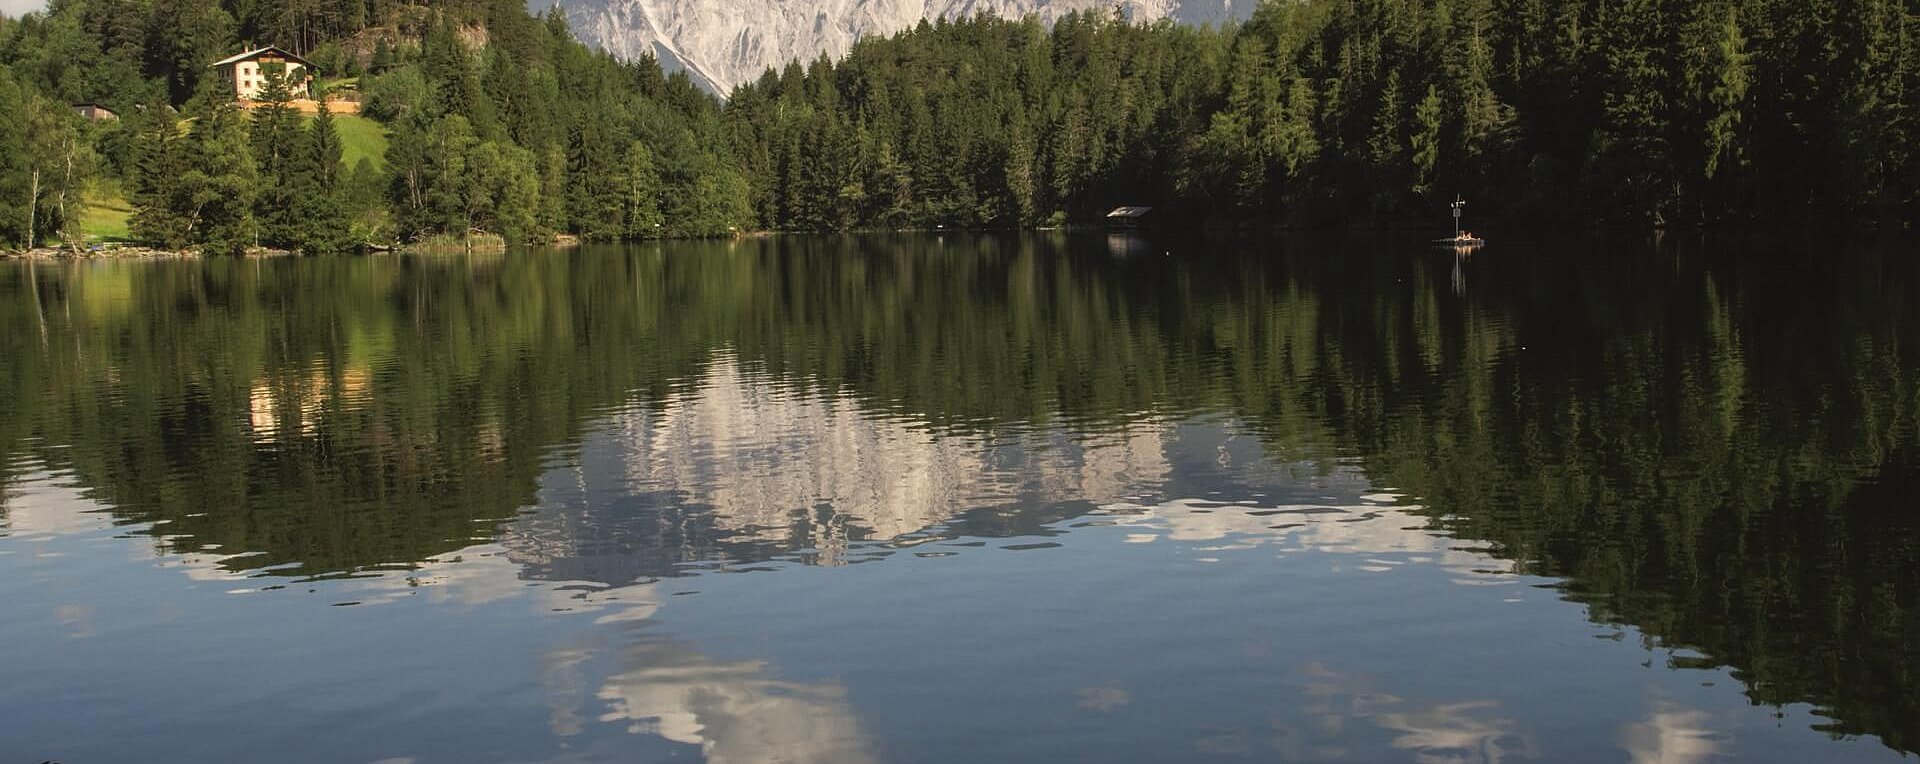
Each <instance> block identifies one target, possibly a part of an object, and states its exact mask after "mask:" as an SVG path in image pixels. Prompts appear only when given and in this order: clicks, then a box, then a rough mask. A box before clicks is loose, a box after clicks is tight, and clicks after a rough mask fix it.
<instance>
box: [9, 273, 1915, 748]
mask: <svg viewBox="0 0 1920 764" xmlns="http://www.w3.org/2000/svg"><path fill="white" fill-rule="evenodd" d="M1911 252H1912V250H1911V248H1905V247H1900V246H1889V245H1872V244H1865V245H1859V246H1852V247H1837V248H1819V249H1809V248H1805V247H1782V246H1780V245H1777V244H1775V245H1769V246H1768V247H1761V248H1756V247H1753V246H1747V245H1740V244H1736V243H1725V242H1722V243H1714V242H1702V241H1696V240H1681V241H1675V240H1672V239H1669V240H1666V241H1660V242H1648V241H1644V240H1630V241H1617V242H1613V243H1611V245H1610V246H1607V247H1605V248H1601V247H1597V246H1594V245H1590V244H1580V245H1575V244H1570V243H1567V242H1553V241H1541V242H1533V243H1524V242H1515V243H1511V244H1503V245H1502V246H1500V247H1498V248H1494V249H1489V250H1486V251H1484V252H1482V253H1479V254H1476V255H1474V256H1473V257H1472V258H1471V259H1459V258H1456V257H1454V256H1453V255H1451V254H1449V253H1445V252H1435V251H1428V250H1423V249H1420V248H1418V247H1410V246H1397V245H1394V244H1391V243H1388V242H1378V241H1372V242H1369V241H1352V240H1333V241H1313V240H1299V241H1282V242H1262V243H1213V244H1185V243H1168V242H1148V241H1141V240H1127V239H1112V240H1109V239H1107V238H1104V237H1093V238H1060V237H1054V238H1048V237H998V238H995V237H955V236H948V237H945V238H944V239H941V238H919V237H874V238H847V239H840V238H782V239H770V240H758V241H743V242H739V243H704V244H668V245H661V246H644V247H633V248H608V249H593V248H589V249H585V250H581V251H575V252H515V253H510V254H505V255H475V256H452V257H375V258H357V259H318V260H268V261H254V260H248V261H228V260H217V261H208V262H99V263H80V264H67V263H60V264H46V263H42V264H38V265H34V266H28V265H24V264H19V263H0V322H3V323H0V325H3V326H4V330H3V332H0V385H4V387H0V655H4V658H3V659H0V763H10V762H29V763H31V762H39V761H42V760H48V759H51V760H56V761H61V762H67V764H82V763H93V762H171V761H178V762H216V761H236V762H237V761H313V762H387V763H389V764H393V763H396V762H415V763H417V764H428V763H432V762H493V761H516V762H518V761H561V762H573V761H665V760H675V761H691V760H700V759H704V760H706V761H711V762H735V763H740V762H773V761H784V762H880V761H899V762H979V761H1033V762H1060V761H1184V760H1213V759H1220V760H1260V761H1274V760H1286V761H1352V762H1383V761H1384V762H1391V761H1413V762H1484V763H1487V764H1492V763H1495V762H1517V761H1547V762H1574V761H1578V762H1585V761H1593V762H1629V761H1630V762H1640V763H1649V764H1650V763H1653V762H1660V763H1662V764H1683V763H1686V762H1705V761H1711V760H1715V759H1720V758H1728V757H1731V758H1737V759H1740V760H1750V761H1777V762H1809V761H1882V760H1899V759H1901V758H1903V755H1904V754H1905V753H1907V752H1913V751H1916V750H1920V515H1916V512H1915V508H1914V507H1915V502H1914V500H1913V496H1914V494H1915V493H1916V491H1920V455H1917V454H1920V451H1917V450H1916V446H1920V440H1917V439H1916V429H1915V418H1916V412H1920V313H1916V309H1915V306H1916V300H1915V299H1913V298H1914V297H1915V296H1916V294H1920V292H1916V289H1920V258H1916V257H1915V256H1913V255H1912V254H1911Z"/></svg>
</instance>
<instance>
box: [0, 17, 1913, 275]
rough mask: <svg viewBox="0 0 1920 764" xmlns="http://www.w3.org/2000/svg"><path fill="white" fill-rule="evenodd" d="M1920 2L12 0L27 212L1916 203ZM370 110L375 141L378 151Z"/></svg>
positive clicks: (663, 219)
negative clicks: (325, 104)
mask: <svg viewBox="0 0 1920 764" xmlns="http://www.w3.org/2000/svg"><path fill="white" fill-rule="evenodd" d="M1917 17H1920V3H1916V2H1913V1H1912V0H1812V1H1811V2H1803V1H1801V0H1706V1H1704V2H1696V1H1693V0H1305V1H1303V2H1278V1H1272V0H1270V1H1269V2H1264V3H1262V4H1261V5H1260V6H1259V7H1258V9H1257V10H1256V11H1255V12H1254V14H1253V16H1252V18H1251V19H1249V20H1248V21H1247V22H1246V23H1244V24H1240V25H1237V26H1234V27H1231V28H1224V29H1217V28H1195V27H1187V26H1180V25H1176V24H1173V23H1171V22H1157V23H1149V24H1137V23H1132V22H1129V21H1127V20H1125V19H1124V18H1122V17H1121V16H1120V15H1119V14H1117V13H1115V14H1082V15H1075V16H1070V17H1067V18H1065V19H1063V20H1062V21H1060V22H1059V23H1058V24H1056V25H1054V26H1053V27H1052V28H1048V27H1046V26H1044V25H1042V24H1041V23H1039V22H1038V21H1036V20H1033V19H1001V18H995V17H992V16H985V15H983V16H974V17H969V18H964V19H959V20H952V21H949V20H936V21H930V22H922V23H921V24H920V25H919V26H918V27H916V28H914V29H910V30H906V31H903V32H901V33H899V34H896V35H893V36H891V37H874V38H868V39H866V40H863V41H861V42H860V43H858V44H856V45H855V46H854V48H853V50H852V51H850V53H849V54H848V55H847V56H845V57H844V58H842V59H840V60H831V59H828V58H825V57H822V58H820V59H818V60H815V61H812V62H793V63H790V64H788V65H787V66H785V67H784V68H783V69H781V70H780V71H768V72H767V73H766V74H765V75H764V76H762V77H761V78H760V79H759V80H757V81H755V82H753V83H749V84H746V85H743V86H741V87H739V88H737V89H736V90H735V91H734V92H732V93H730V94H727V96H726V97H725V98H721V97H718V96H715V95H713V94H709V93H705V92H703V91H701V90H699V89H698V88H697V87H696V86H694V85H693V84H692V83H691V81H690V80H688V79H687V78H686V77H684V76H682V75H679V74H677V73H676V74H668V73H666V72H664V71H662V69H661V67H660V66H659V65H658V64H657V63H656V62H654V61H652V60H638V61H619V60H615V59H613V58H612V57H609V56H607V55H604V54H601V53H597V52H594V51H592V50H590V49H588V48H587V47H586V46H585V45H583V44H581V43H580V42H579V41H577V40H576V39H575V38H574V37H573V36H572V34H571V33H570V32H569V31H568V29H567V26H566V23H565V21H564V19H563V18H562V17H561V15H560V14H559V13H558V12H548V13H546V14H544V15H538V16H536V15H531V14H529V13H528V12H527V11H526V10H525V8H524V6H522V5H521V4H520V3H518V2H515V0H452V1H449V2H429V3H425V4H416V3H401V2H395V1H394V0H299V2H292V3H279V4H266V3H258V2H254V0H220V1H219V2H217V3H207V2H194V1H193V0H55V2H53V3H52V4H51V6H50V7H49V8H48V9H47V10H46V11H44V12H38V13H32V14H28V15H27V16H26V17H24V18H21V19H6V18H0V246H4V247H14V248H18V247H30V246H32V245H35V244H44V243H46V242H49V241H58V242H62V243H67V244H75V243H84V242H86V241H89V240H94V239H103V238H104V239H112V238H120V239H122V240H126V241H133V242H140V243H147V244H152V245H156V246H163V247H168V248H188V247H199V248H204V249H205V250H206V251H209V252H240V251H245V250H246V249H248V248H252V247H270V248H284V249H291V250H299V251H303V252H310V253H321V252H331V251H341V250H347V249H353V248H357V247H361V246H364V245H367V244H383V243H395V242H418V241H426V240H433V239H435V238H438V237H451V238H455V239H458V238H464V237H469V236H490V237H497V238H499V239H501V240H504V241H510V242H537V241H551V240H552V238H553V237H554V236H555V235H558V234H568V235H573V236H577V237H579V238H581V239H585V240H590V241H595V240H598V241H607V240H622V239H639V238H655V237H704V236H726V235H733V234H737V233H741V232H748V231H840V230H861V229H910V228H935V227H946V228H1022V227H1035V226H1048V225H1061V224H1075V223H1089V222H1097V221H1098V220H1099V219H1100V217H1101V215H1103V214H1104V212H1105V211H1106V210H1108V209H1110V208H1112V207H1114V206H1118V205H1123V204H1125V205H1144V206H1152V207H1155V208H1156V213H1155V222H1157V223H1160V224H1166V225H1182V226H1209V227H1228V228H1232V227H1239V228H1260V229H1270V228H1278V227H1290V228H1315V227H1405V226H1438V225H1444V224H1445V223H1446V215H1445V210H1446V206H1447V203H1448V202H1450V201H1452V200H1453V199H1455V198H1459V197H1465V198H1468V199H1471V200H1473V204H1474V207H1473V208H1472V209H1473V210H1474V212H1475V214H1476V217H1477V220H1481V221H1486V222H1487V223H1489V224H1494V225H1530V226H1540V225H1555V226H1564V225H1598V226H1621V227H1629V226H1630V227H1664V228H1675V227H1723V228H1724V227H1734V226H1740V227H1750V226H1755V225H1762V226H1773V227H1779V226H1785V227H1795V228H1812V227H1817V226H1823V225H1828V224H1836V223H1837V224H1843V225H1855V226H1879V227H1904V226H1907V225H1909V224H1911V223H1912V222H1913V221H1914V219H1915V217H1916V215H1917V214H1920V209H1916V206H1915V202H1916V184H1920V176H1917V175H1916V170H1920V167H1916V166H1915V163H1914V160H1913V159H1912V151H1911V148H1910V147H1911V146H1912V145H1913V144H1914V139H1915V137H1916V136H1915V135H1913V133H1914V132H1915V130H1916V127H1915V124H1916V123H1915V119H1914V117H1915V114H1916V101H1917V100H1920V99H1917V97H1916V95H1915V91H1914V89H1912V88H1909V87H1908V85H1909V84H1912V83H1914V82H1915V76H1916V72H1920V63H1916V61H1920V57H1916V56H1915V55H1914V54H1913V51H1912V48H1913V47H1914V41H1913V40H1912V37H1913V36H1914V34H1915V31H1914V29H1915V24H1914V20H1915V19H1916V18H1917ZM269 44H271V45H278V46H281V47H283V48H285V49H287V50H291V51H295V52H298V53H300V54H301V55H303V56H306V57H307V58H309V59H311V60H312V61H314V62H315V63H316V64H318V68H319V69H320V72H321V77H320V78H319V81H318V83H317V85H318V87H319V88H321V89H327V90H332V91H335V92H338V93H346V94H351V95H352V97H353V98H355V99H357V103H358V104H359V106H360V109H359V112H360V113H359V114H357V115H354V116H352V117H346V116H344V115H343V116H340V117H335V116H334V115H317V116H313V117H308V116H305V115H302V114H299V113H297V112H295V111H293V110H291V109H289V108H286V107H285V105H284V104H282V103H278V102H277V96H270V97H266V98H265V99H264V100H266V101H267V103H266V104H264V105H261V106H258V107H257V108H254V109H251V110H242V109H239V108H237V107H235V106H234V104H233V98H232V96H231V93H230V92H226V91H225V90H223V87H224V86H223V84H222V82H221V81H220V78H217V77H211V76H208V74H209V72H210V71H211V70H210V69H209V68H208V64H209V63H210V62H213V61H216V60H219V59H220V58H222V57H224V56H227V55H231V54H232V53H234V52H237V51H240V50H244V49H247V48H250V47H252V46H260V45H269ZM83 103H98V104H104V105H106V106H108V107H110V108H112V109H114V110H115V111H116V112H118V113H119V114H121V115H124V116H123V118H122V119H119V120H110V121H90V120H85V119H82V118H81V117H79V116H78V115H76V114H75V112H74V110H73V109H72V108H71V107H72V105H74V104H83ZM349 120H351V121H349ZM343 125H353V126H356V127H357V128H362V127H363V128H364V130H363V132H368V133H370V134H372V135H373V136H375V137H376V138H377V139H378V140H376V141H373V146H374V148H377V152H375V153H369V152H368V151H366V150H362V151H361V152H360V153H361V155H360V156H350V155H349V152H348V151H346V150H344V149H343V144H349V145H348V147H349V148H350V147H351V144H350V142H347V141H343V140H342V135H341V134H342V130H341V127H342V126H343ZM115 209H117V210H121V211H122V212H123V213H124V218H125V220H124V221H123V222H122V223H121V224H120V225H119V226H117V227H116V226H115V225H113V223H112V221H111V220H109V222H108V223H107V224H101V223H100V222H99V221H100V220H101V219H102V218H111V216H110V215H104V214H103V213H102V212H101V211H102V210H115ZM121 229H124V230H121Z"/></svg>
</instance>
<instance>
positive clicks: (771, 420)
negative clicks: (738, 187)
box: [504, 356, 1170, 584]
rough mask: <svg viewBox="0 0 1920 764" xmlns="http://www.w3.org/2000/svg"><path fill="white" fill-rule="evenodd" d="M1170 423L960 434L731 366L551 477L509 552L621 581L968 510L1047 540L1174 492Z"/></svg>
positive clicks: (730, 362)
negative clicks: (1058, 531) (1056, 526)
mask: <svg viewBox="0 0 1920 764" xmlns="http://www.w3.org/2000/svg"><path fill="white" fill-rule="evenodd" d="M1167 429H1168V428H1167V427H1166V426H1165V425H1163V424H1159V423H1156V422H1152V421H1146V422H1139V423H1136V424H1133V425H1129V426H1124V427H1119V428H1115V429H1113V430H1111V431H1108V432H1104V433H1091V434H1084V435H1083V436H1075V435H1070V434H1069V433H1067V432H1066V431H1063V430H1060V429H1057V428H1045V429H1041V430H1038V431H1033V430H1025V429H1019V428H1010V434H1007V435H992V434H980V433H969V432H955V431H946V430H942V429H940V428H935V427H932V426H929V425H927V424H925V423H922V422H915V421H913V420H911V419H909V418H906V417H904V416H899V415H881V414H875V413H873V412H871V411H868V410H865V409H864V408H863V406H862V404H861V403H860V402H859V401H857V400H855V399H851V398H848V397H845V396H839V395H834V394H831V393H828V392H824V391H818V390H813V389H810V388H808V387H806V386H803V385H793V384H787V383H782V382H780V381H779V380H776V379H771V378H768V377H766V376H765V375H763V374H759V373H755V372H752V371H749V370H747V369H744V368H743V366H742V364H741V363H740V362H739V361H738V360H735V359H733V358H731V357H725V356H723V357H721V358H720V359H718V360H716V361H715V362H714V363H713V364H711V365H710V366H709V367H708V368H707V371H706V373H705V374H704V375H703V376H702V377H701V378H700V379H698V380H696V381H694V382H693V383H692V384H689V385H686V386H684V387H683V388H681V389H680V390H679V391H677V392H675V393H673V394H671V395H669V396H668V397H667V398H666V400H664V401H661V402H660V403H659V404H657V405H656V406H650V407H647V408H645V409H634V410H628V411H624V412H622V413H619V414H615V415H613V416H611V417H609V418H608V419H607V420H606V421H605V422H604V423H603V424H602V425H601V426H600V427H598V428H596V429H595V430H594V431H593V432H592V433H590V434H589V435H588V436H587V439H586V441H585V444H584V445H583V447H582V449H581V451H582V456H581V466H580V467H578V468H575V469H571V470H565V471H563V472H561V473H559V474H557V475H555V476H553V477H552V478H551V479H549V480H548V481H546V482H547V485H546V487H545V488H544V489H543V491H542V492H541V497H540V502H539V504H538V506H537V507H536V508H535V509H533V510H531V511H530V512H529V513H528V514H526V515H524V516H523V517H521V518H520V519H518V520H516V521H514V523H513V524H512V525H511V526H510V528H509V529H508V530H507V532H506V533H505V536H504V538H505V541H504V543H506V545H507V546H508V547H509V548H510V549H512V550H513V553H514V559H515V560H517V561H519V562H521V563H522V564H525V565H527V566H528V569H529V572H530V575H533V576H534V577H536V578H550V579H560V580H596V581H603V582H606V583H613V584H620V583H626V582H629V581H632V580H634V579H637V578H641V577H646V576H662V575H673V574H675V573H677V572H680V571H679V570H677V569H676V568H675V565H676V564H678V563H685V562H697V561H702V560H724V561H726V562H731V563H739V562H751V561H754V560H762V559H769V558H773V557H783V558H793V559H804V560H807V561H811V562H820V563H826V564H834V563H838V562H843V561H844V556H845V554H846V552H847V549H848V545H849V543H850V542H855V541H860V540H879V541H885V540H890V539H895V538H898V537H901V536H905V535H908V534H913V533H916V532H920V531H925V530H928V529H931V528H934V527H935V526H940V525H943V524H946V523H948V522H950V521H955V520H961V519H963V518H964V517H967V516H975V515H977V516H980V517H979V519H978V520H977V521H976V522H975V523H974V526H977V527H978V528H977V529H979V530H987V531H988V532H989V533H991V530H990V528H988V527H987V526H991V525H993V521H992V520H991V519H989V518H988V517H987V516H996V517H999V518H1001V519H1002V520H1001V523H1002V524H1003V525H1004V526H1006V527H1007V528H1009V529H1015V528H1017V529H1022V530H1029V531H1035V530H1038V529H1039V527H1040V526H1041V525H1043V524H1044V523H1045V522H1046V520H1047V519H1048V518H1052V517H1058V516H1061V515H1062V513H1075V512H1079V511H1084V510H1085V509H1087V508H1090V507H1091V506H1093V505H1096V504H1100V503H1105V502H1111V501H1118V500H1123V499H1128V498H1135V497H1141V496H1142V494H1151V493H1153V492H1155V491H1157V490H1159V488H1160V487H1161V486H1162V484H1164V483H1165V481H1166V480H1167V477H1168V473H1169V471H1170V467H1169V465H1168V463H1167V457H1166V454H1165V453H1164V449H1165V444H1164V443H1163V440H1164V438H1165V437H1166V433H1167ZM1069 504H1070V505H1071V506H1062V505H1069ZM1009 532H1015V531H1011V530H1010V531H1009ZM993 535H1004V534H993Z"/></svg>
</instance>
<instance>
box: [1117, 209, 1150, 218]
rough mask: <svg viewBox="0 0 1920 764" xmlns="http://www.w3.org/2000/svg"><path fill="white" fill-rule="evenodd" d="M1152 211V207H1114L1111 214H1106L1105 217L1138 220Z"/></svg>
mask: <svg viewBox="0 0 1920 764" xmlns="http://www.w3.org/2000/svg"><path fill="white" fill-rule="evenodd" d="M1152 211H1153V208H1152V207H1116V208H1114V210H1113V211H1112V212H1109V213H1107V217H1110V218H1140V217H1145V216H1146V214H1147V213H1149V212H1152Z"/></svg>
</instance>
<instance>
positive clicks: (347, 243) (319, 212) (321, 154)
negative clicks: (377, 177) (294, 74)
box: [297, 98, 355, 255]
mask: <svg viewBox="0 0 1920 764" xmlns="http://www.w3.org/2000/svg"><path fill="white" fill-rule="evenodd" d="M319 107H320V110H319V112H318V113H317V114H315V115H314V118H313V121H312V122H311V123H309V124H308V125H307V129H306V132H305V134H304V135H303V136H302V137H303V138H304V141H303V142H302V145H301V146H300V153H299V157H298V163H297V166H298V170H297V171H298V172H299V174H300V175H302V176H303V178H302V180H301V181H300V182H299V183H298V184H297V185H298V186H299V187H300V189H301V194H302V195H301V197H300V205H299V206H300V219H299V224H300V240H299V242H298V244H299V247H300V251H301V252H303V253H305V254H309V255H324V254H333V253H337V252H345V251H347V250H349V249H351V248H353V246H354V244H355V242H354V241H353V232H352V224H351V221H350V219H349V215H348V213H347V199H346V196H347V194H346V188H345V187H344V184H343V183H342V179H341V156H342V154H343V149H342V146H341V143H340V134H339V132H338V131H337V130H336V129H335V127H334V124H333V112H332V110H331V109H330V108H329V107H328V106H327V102H326V99H324V98H323V99H321V100H320V104H319Z"/></svg>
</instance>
